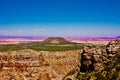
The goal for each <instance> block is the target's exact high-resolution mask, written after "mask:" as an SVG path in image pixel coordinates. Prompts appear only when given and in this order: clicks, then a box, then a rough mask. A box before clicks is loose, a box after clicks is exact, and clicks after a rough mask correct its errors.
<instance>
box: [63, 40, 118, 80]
mask: <svg viewBox="0 0 120 80" xmlns="http://www.w3.org/2000/svg"><path fill="white" fill-rule="evenodd" d="M119 63H120V41H118V40H116V41H111V42H109V44H108V45H107V46H93V45H86V46H85V47H84V49H83V52H82V54H81V59H80V64H81V65H79V66H78V67H77V68H75V69H73V70H72V71H70V72H69V73H68V74H67V75H66V76H65V77H64V79H63V80H119V79H120V65H119ZM78 68H80V69H78Z"/></svg>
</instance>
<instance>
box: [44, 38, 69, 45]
mask: <svg viewBox="0 0 120 80" xmlns="http://www.w3.org/2000/svg"><path fill="white" fill-rule="evenodd" d="M43 43H48V44H69V43H70V42H69V41H67V40H66V39H64V38H62V37H49V38H47V39H46V40H44V41H43Z"/></svg>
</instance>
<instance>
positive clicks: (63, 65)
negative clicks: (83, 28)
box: [0, 49, 82, 80]
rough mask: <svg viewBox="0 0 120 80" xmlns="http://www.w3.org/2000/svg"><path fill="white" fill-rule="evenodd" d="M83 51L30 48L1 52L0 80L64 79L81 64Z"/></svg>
mask: <svg viewBox="0 0 120 80" xmlns="http://www.w3.org/2000/svg"><path fill="white" fill-rule="evenodd" d="M81 52H82V51H81V50H73V51H56V52H50V51H34V50H30V49H26V50H19V51H11V52H1V53H0V74H1V75H0V80H11V79H13V80H14V79H15V80H62V78H63V77H64V76H65V75H66V74H67V73H68V72H69V71H70V70H71V69H73V68H75V67H76V66H77V65H78V64H79V58H78V57H79V54H80V53H81ZM6 73H8V74H6ZM10 73H14V74H10Z"/></svg>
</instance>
